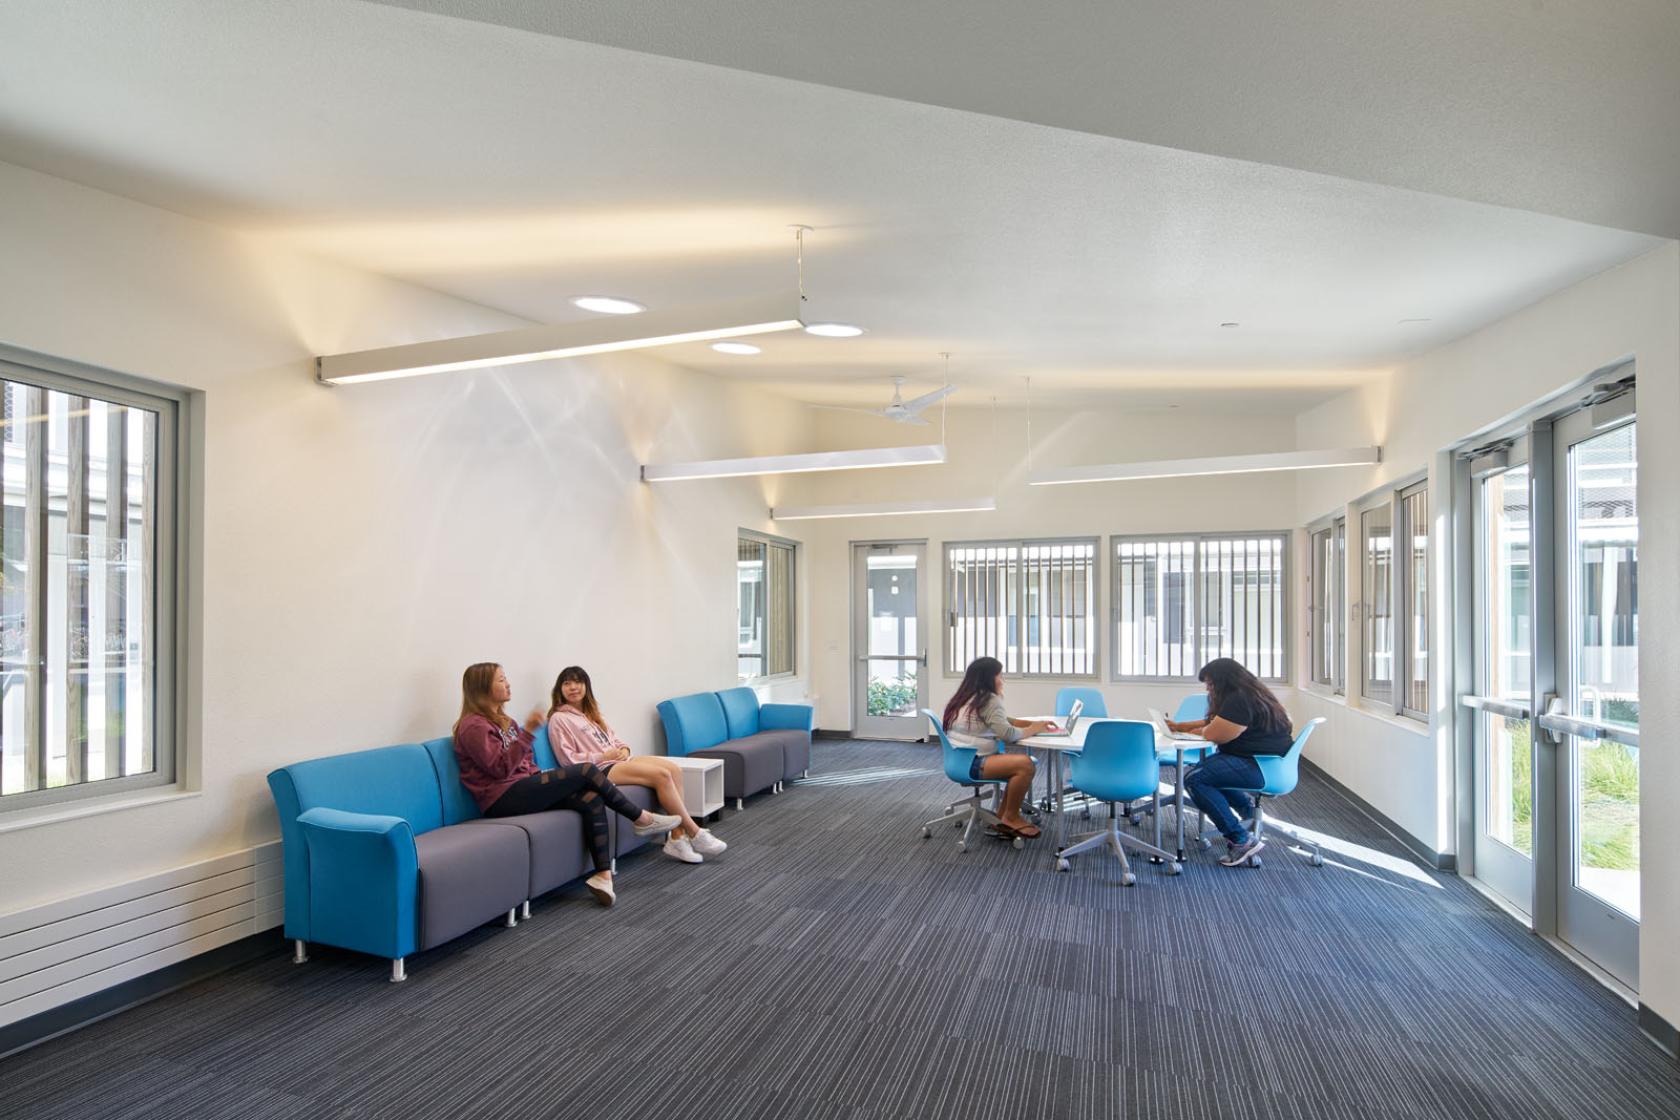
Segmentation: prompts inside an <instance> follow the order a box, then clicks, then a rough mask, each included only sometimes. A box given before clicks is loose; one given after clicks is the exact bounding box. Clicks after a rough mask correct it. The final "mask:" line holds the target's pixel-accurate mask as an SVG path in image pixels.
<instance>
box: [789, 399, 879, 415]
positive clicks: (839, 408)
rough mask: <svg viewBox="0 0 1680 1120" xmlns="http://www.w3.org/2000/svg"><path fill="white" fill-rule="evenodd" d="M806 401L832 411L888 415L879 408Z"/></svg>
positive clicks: (813, 406) (812, 405)
mask: <svg viewBox="0 0 1680 1120" xmlns="http://www.w3.org/2000/svg"><path fill="white" fill-rule="evenodd" d="M805 403H806V404H808V405H810V406H811V407H812V408H826V409H828V410H829V411H830V412H861V413H863V414H864V415H865V416H885V415H886V413H884V412H882V411H881V410H880V409H878V408H854V407H852V406H851V405H849V404H817V403H816V402H814V401H806V402H805Z"/></svg>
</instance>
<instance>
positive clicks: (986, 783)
mask: <svg viewBox="0 0 1680 1120" xmlns="http://www.w3.org/2000/svg"><path fill="white" fill-rule="evenodd" d="M922 714H923V715H924V716H926V717H927V718H928V722H929V723H932V724H933V733H934V734H935V735H937V736H939V750H940V752H941V754H942V755H943V756H944V762H945V776H946V777H947V778H950V779H951V780H952V781H953V782H956V783H957V784H958V785H959V786H963V787H965V788H967V789H969V790H972V791H973V792H972V794H971V795H970V796H968V797H965V798H963V799H962V800H961V801H958V802H955V803H954V804H952V805H950V806H948V807H947V808H946V811H945V815H944V816H943V817H936V818H935V819H933V820H931V821H928V822H927V823H926V824H924V825H922V839H923V840H926V839H927V838H928V837H930V836H932V835H933V826H934V825H936V824H946V823H951V824H955V825H956V826H957V827H959V828H961V829H962V836H961V837H959V838H958V839H957V851H959V852H966V851H967V850H968V834H969V833H970V832H972V831H974V825H975V822H976V821H978V822H981V823H983V824H987V825H993V824H998V823H1000V822H999V820H998V815H997V814H996V813H994V812H992V811H991V810H990V809H988V808H986V799H987V798H988V797H990V798H991V799H992V803H993V804H994V805H998V804H1002V802H1003V787H1004V786H1005V785H1006V784H1007V782H1006V781H1005V780H1004V779H1001V778H981V779H978V780H976V779H974V778H971V777H969V770H970V768H971V767H972V766H973V765H974V749H973V748H972V747H954V746H952V745H951V739H950V736H948V735H946V734H945V724H944V723H942V722H941V721H940V719H939V716H938V715H937V714H936V713H935V712H933V711H932V710H931V709H929V708H923V709H922ZM1010 845H1011V847H1013V848H1015V849H1016V850H1017V851H1019V850H1020V849H1021V848H1023V847H1025V845H1024V844H1023V843H1022V842H1021V838H1020V837H1019V836H1016V837H1012V838H1011V841H1010Z"/></svg>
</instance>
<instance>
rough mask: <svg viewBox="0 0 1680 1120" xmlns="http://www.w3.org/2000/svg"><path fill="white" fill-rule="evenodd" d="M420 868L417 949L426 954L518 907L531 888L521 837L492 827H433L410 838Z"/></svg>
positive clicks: (526, 850) (526, 851) (528, 861)
mask: <svg viewBox="0 0 1680 1120" xmlns="http://www.w3.org/2000/svg"><path fill="white" fill-rule="evenodd" d="M414 848H415V854H416V855H417V856H418V858H419V863H420V948H422V949H430V948H431V947H432V946H434V945H441V944H443V943H444V942H445V941H448V940H450V939H451V938H455V937H459V936H461V934H463V933H466V932H467V931H468V930H470V929H473V928H475V927H477V926H481V925H483V924H484V923H485V922H488V921H490V920H491V919H492V918H495V917H497V916H499V915H502V914H505V913H507V912H508V911H509V910H512V909H514V908H515V907H517V906H518V905H519V904H520V903H521V902H523V901H525V899H526V898H527V897H528V896H529V891H530V887H531V855H530V845H529V843H527V841H526V839H525V833H524V831H523V830H521V829H518V828H509V827H506V826H504V825H501V824H498V823H496V822H493V821H492V822H485V823H484V824H476V823H475V824H456V825H450V826H448V827H446V828H434V829H432V830H431V831H430V832H422V833H421V834H420V835H418V836H416V837H415V838H414Z"/></svg>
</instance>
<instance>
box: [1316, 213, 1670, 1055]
mask: <svg viewBox="0 0 1680 1120" xmlns="http://www.w3.org/2000/svg"><path fill="white" fill-rule="evenodd" d="M1625 357H1632V358H1633V359H1634V360H1635V363H1636V370H1637V374H1638V378H1639V421H1640V429H1641V432H1642V434H1644V435H1645V437H1646V438H1643V439H1641V440H1640V441H1639V513H1640V526H1639V532H1640V541H1639V550H1640V557H1639V559H1640V568H1641V570H1642V571H1643V572H1646V573H1649V578H1647V579H1645V580H1643V581H1642V583H1641V586H1640V589H1639V593H1640V611H1641V618H1640V627H1639V634H1640V643H1639V657H1640V674H1639V689H1640V700H1641V708H1642V709H1643V710H1644V711H1646V712H1649V713H1653V714H1656V719H1655V721H1654V722H1653V721H1646V722H1645V724H1644V725H1643V726H1642V727H1641V732H1642V736H1643V741H1644V742H1645V744H1646V746H1645V749H1643V750H1642V751H1641V752H1640V766H1641V772H1640V783H1641V789H1642V809H1641V822H1640V824H1641V827H1640V835H1641V838H1642V839H1641V852H1640V863H1641V875H1642V882H1643V902H1642V908H1643V915H1642V921H1641V928H1640V961H1639V968H1640V983H1639V988H1640V998H1641V1000H1642V1001H1643V1002H1644V1003H1646V1004H1647V1005H1648V1006H1650V1007H1651V1008H1653V1009H1654V1010H1656V1011H1657V1012H1658V1013H1659V1014H1661V1015H1662V1016H1663V1017H1664V1018H1666V1019H1667V1020H1668V1021H1669V1022H1670V1023H1675V1022H1680V963H1677V962H1676V960H1675V956H1674V952H1673V947H1674V946H1675V945H1676V944H1680V892H1676V891H1675V890H1674V889H1673V888H1674V884H1675V883H1676V882H1680V851H1677V850H1676V849H1675V847H1674V845H1673V843H1672V842H1671V839H1672V826H1671V823H1670V822H1669V820H1668V816H1669V815H1670V814H1669V812H1668V810H1669V809H1670V807H1671V806H1672V805H1673V803H1674V802H1675V800H1676V798H1680V753H1677V752H1676V751H1675V750H1674V749H1673V744H1672V743H1670V742H1668V741H1667V738H1666V737H1665V736H1666V733H1665V730H1664V729H1665V726H1666V721H1665V720H1664V719H1663V716H1662V714H1661V713H1667V712H1670V711H1673V710H1674V709H1675V707H1676V704H1677V703H1680V681H1677V680H1676V679H1675V676H1674V673H1673V671H1672V667H1673V665H1674V664H1675V663H1676V659H1677V658H1680V585H1677V584H1676V582H1675V580H1674V579H1673V578H1672V573H1673V572H1674V571H1675V570H1676V566H1677V563H1680V506H1677V504H1676V503H1675V500H1674V496H1673V495H1674V493H1675V491H1676V488H1677V487H1680V441H1676V440H1675V439H1674V438H1673V434H1674V433H1675V432H1676V431H1680V246H1677V245H1676V244H1675V243H1672V242H1671V243H1669V244H1667V245H1665V246H1663V247H1661V248H1659V249H1657V250H1655V251H1654V252H1652V253H1650V254H1648V255H1646V256H1644V257H1642V258H1640V259H1638V260H1635V261H1632V262H1630V263H1628V264H1625V265H1622V266H1620V267H1618V268H1615V269H1612V270H1611V271H1609V272H1606V273H1603V274H1602V275H1599V276H1596V277H1594V278H1592V279H1591V280H1587V281H1585V282H1583V283H1581V284H1578V285H1576V286H1575V287H1572V288H1570V289H1568V290H1566V291H1563V292H1560V293H1558V294H1557V295H1554V296H1552V297H1550V298H1548V299H1546V300H1543V301H1541V302H1540V303H1537V304H1535V305H1534V306H1532V307H1529V308H1527V309H1525V310H1523V311H1521V312H1519V313H1518V314H1516V315H1512V316H1510V317H1509V318H1507V319H1504V320H1502V321H1500V322H1498V323H1496V324H1494V325H1492V326H1489V327H1487V328H1485V329H1483V330H1480V331H1477V332H1476V333H1474V334H1472V335H1469V336H1467V337H1465V338H1463V339H1460V340H1458V341H1457V342H1454V343H1452V344H1450V345H1448V346H1444V347H1441V348H1440V349H1437V350H1435V351H1433V352H1431V353H1428V354H1425V355H1423V356H1421V357H1419V358H1417V359H1416V360H1414V361H1411V362H1409V363H1406V364H1405V365H1404V366H1403V367H1402V368H1400V369H1399V370H1397V371H1396V372H1395V373H1394V374H1393V375H1392V376H1391V377H1388V378H1386V379H1384V380H1382V381H1380V382H1377V383H1374V384H1372V385H1370V386H1368V387H1366V388H1363V389H1361V390H1357V391H1354V392H1351V393H1348V394H1345V395H1343V396H1342V397H1340V398H1338V399H1336V400H1334V401H1331V402H1329V403H1327V404H1325V405H1323V406H1321V407H1319V408H1317V409H1314V410H1313V411H1311V412H1308V413H1306V414H1305V415H1303V416H1302V417H1301V418H1300V422H1299V426H1298V429H1299V440H1300V445H1301V446H1303V447H1309V446H1317V445H1328V444H1331V443H1335V444H1349V445H1352V444H1363V443H1380V444H1381V445H1382V447H1383V462H1382V463H1381V464H1380V465H1379V466H1375V467H1371V468H1368V469H1360V470H1357V471H1334V472H1332V471H1325V472H1311V473H1304V474H1302V475H1301V476H1300V478H1299V480H1298V482H1297V491H1298V495H1299V505H1298V520H1299V521H1300V522H1301V523H1303V524H1304V523H1306V522H1308V521H1311V520H1313V519H1315V518H1318V517H1320V516H1323V515H1325V514H1328V513H1332V512H1340V511H1342V510H1344V509H1348V508H1349V507H1347V506H1346V504H1345V503H1348V502H1351V501H1353V500H1354V499H1356V498H1358V497H1360V496H1361V495H1364V494H1366V493H1368V492H1369V491H1371V490H1372V489H1374V488H1376V487H1378V486H1380V485H1384V484H1387V483H1390V482H1393V481H1395V480H1397V479H1401V478H1404V477H1405V476H1407V475H1409V474H1412V473H1414V472H1416V471H1419V470H1423V469H1425V468H1427V469H1429V470H1430V472H1431V482H1430V506H1431V513H1432V518H1433V519H1434V526H1435V530H1436V531H1435V533H1434V536H1433V540H1434V542H1435V550H1434V552H1435V555H1434V561H1435V564H1436V568H1437V572H1436V578H1434V579H1433V580H1432V586H1433V587H1435V588H1437V589H1439V588H1442V586H1443V581H1442V580H1441V579H1440V578H1439V574H1440V573H1439V566H1440V564H1441V563H1442V562H1443V561H1444V559H1445V539H1446V533H1445V532H1444V522H1443V518H1444V517H1445V516H1446V513H1447V510H1448V508H1449V504H1450V502H1449V495H1448V493H1447V487H1446V485H1445V483H1446V479H1445V477H1444V473H1445V472H1444V468H1445V465H1446V463H1445V459H1444V458H1443V457H1442V456H1441V454H1440V453H1441V452H1443V451H1444V450H1445V449H1447V448H1449V447H1451V446H1453V445H1455V444H1457V443H1458V442H1459V441H1461V440H1463V439H1465V438H1466V437H1468V436H1470V435H1472V434H1474V433H1476V432H1478V431H1480V430H1482V429H1485V428H1487V427H1490V426H1491V425H1493V424H1495V423H1497V422H1499V421H1501V420H1504V419H1507V418H1509V417H1512V416H1514V415H1516V414H1519V413H1521V412H1523V411H1525V410H1526V409H1527V408H1528V407H1529V406H1530V405H1532V404H1534V403H1536V402H1537V401H1539V400H1541V399H1542V398H1544V397H1546V396H1548V395H1550V394H1552V393H1554V392H1557V391H1559V390H1561V389H1563V388H1565V387H1566V386H1569V385H1570V384H1572V383H1574V382H1577V381H1579V380H1580V379H1581V378H1583V377H1585V376H1586V375H1588V374H1590V373H1591V372H1593V371H1594V370H1596V369H1600V368H1602V367H1604V366H1607V365H1610V364H1612V363H1614V362H1616V361H1617V360H1619V359H1622V358H1625ZM1348 528H1349V553H1350V556H1352V554H1353V553H1354V552H1355V551H1356V548H1355V545H1354V541H1355V539H1356V536H1355V535H1356V533H1357V521H1356V520H1354V519H1351V518H1350V520H1349V522H1348ZM1354 578H1355V582H1352V583H1350V585H1349V588H1350V594H1349V597H1350V599H1353V598H1356V597H1357V587H1358V584H1357V577H1356V576H1355V577H1354ZM1435 599H1436V600H1437V602H1436V603H1435V604H1434V608H1433V609H1434V612H1435V613H1434V619H1435V625H1434V626H1433V634H1432V637H1431V649H1430V657H1431V661H1432V665H1433V666H1434V667H1435V669H1436V671H1435V672H1434V673H1433V674H1432V675H1433V678H1434V679H1433V682H1432V688H1433V691H1434V700H1433V704H1432V707H1433V709H1434V711H1433V719H1432V725H1431V727H1430V728H1428V729H1425V728H1423V727H1421V726H1419V727H1417V728H1415V729H1413V728H1410V727H1405V726H1402V725H1401V724H1399V723H1397V722H1396V721H1393V720H1391V719H1386V718H1383V717H1380V716H1377V715H1373V714H1372V713H1369V712H1366V711H1362V710H1360V707H1359V705H1358V704H1357V703H1352V704H1345V703H1342V702H1341V701H1338V700H1332V699H1326V698H1321V697H1318V696H1312V695H1303V696H1301V697H1300V698H1298V700H1297V706H1298V707H1299V708H1300V709H1301V710H1302V712H1303V713H1304V714H1305V713H1312V714H1320V713H1322V714H1327V715H1329V716H1330V717H1331V722H1330V724H1329V725H1328V726H1327V727H1326V728H1324V729H1323V732H1322V733H1321V734H1320V735H1318V736H1315V737H1314V739H1313V740H1312V742H1311V744H1310V746H1309V748H1308V751H1307V753H1308V754H1309V756H1311V757H1312V758H1313V760H1314V761H1316V762H1318V763H1319V764H1321V765H1323V766H1324V767H1325V769H1327V770H1328V771H1329V772H1330V773H1332V774H1333V775H1335V776H1336V777H1337V778H1338V779H1339V780H1340V781H1342V782H1344V783H1345V784H1346V785H1348V786H1349V787H1350V788H1352V789H1353V790H1354V791H1355V792H1357V793H1358V794H1359V795H1360V796H1362V797H1364V798H1365V799H1367V800H1368V801H1370V802H1371V803H1372V804H1373V805H1375V806H1376V807H1377V808H1378V809H1379V810H1381V811H1382V812H1384V813H1386V814H1388V815H1389V816H1391V817H1393V818H1394V819H1395V820H1396V821H1397V822H1398V823H1400V824H1401V825H1403V826H1404V827H1406V828H1407V829H1408V830H1410V831H1412V832H1413V833H1414V835H1416V836H1418V837H1419V838H1421V839H1424V840H1425V841H1426V842H1429V843H1431V846H1432V847H1435V848H1437V850H1441V851H1450V850H1452V847H1453V842H1454V837H1453V825H1452V806H1453V801H1454V790H1453V770H1452V719H1453V716H1454V712H1453V706H1452V704H1451V695H1450V679H1449V666H1450V664H1451V661H1450V657H1451V652H1452V651H1451V645H1450V641H1447V640H1445V639H1448V638H1449V637H1450V634H1449V632H1448V627H1447V625H1446V620H1447V619H1448V618H1450V614H1448V613H1447V611H1448V607H1449V606H1450V604H1448V603H1446V602H1444V599H1445V596H1443V595H1437V596H1435ZM1354 633H1355V628H1354V625H1353V621H1352V620H1351V619H1350V621H1349V635H1350V639H1351V638H1352V637H1353V636H1354ZM1350 645H1355V648H1354V650H1353V651H1352V652H1353V654H1354V662H1353V664H1351V665H1350V667H1349V674H1348V675H1349V682H1350V683H1349V690H1350V692H1352V693H1357V689H1358V684H1357V668H1358V663H1357V646H1356V644H1355V643H1353V642H1351V641H1350ZM1429 806H1433V807H1434V812H1433V815H1432V814H1431V813H1430V812H1429V811H1428V808H1427V807H1429ZM1431 837H1433V841H1431Z"/></svg>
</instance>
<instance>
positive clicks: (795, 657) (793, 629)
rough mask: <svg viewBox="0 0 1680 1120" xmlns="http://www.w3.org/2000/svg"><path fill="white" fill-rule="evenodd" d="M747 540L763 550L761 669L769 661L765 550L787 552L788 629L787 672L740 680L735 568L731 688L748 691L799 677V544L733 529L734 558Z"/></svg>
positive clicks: (738, 585)
mask: <svg viewBox="0 0 1680 1120" xmlns="http://www.w3.org/2000/svg"><path fill="white" fill-rule="evenodd" d="M749 540H750V541H753V542H754V543H757V544H762V545H764V546H766V547H765V553H764V568H765V595H764V642H765V646H766V648H765V650H764V651H763V652H762V653H760V654H759V661H760V664H761V665H763V666H765V667H768V665H769V660H770V652H769V648H768V647H769V644H770V594H769V569H770V552H769V550H770V549H771V548H785V549H787V550H788V554H789V556H788V624H787V625H788V632H787V641H788V666H789V668H788V670H787V671H786V672H783V673H760V674H758V675H757V676H753V677H743V676H741V670H740V664H741V663H740V657H741V644H740V625H739V624H740V595H741V578H740V574H739V569H738V568H737V574H736V577H735V604H736V615H735V617H736V640H735V657H736V662H735V665H736V668H735V682H736V684H735V687H737V688H741V687H749V688H750V687H752V686H753V685H757V684H762V683H764V682H765V681H785V680H788V679H790V678H793V677H797V676H798V675H799V553H800V547H801V542H800V541H796V540H793V539H792V538H790V537H778V536H776V535H775V534H773V533H765V532H761V531H759V530H757V529H737V530H736V531H735V549H736V556H737V558H739V556H740V547H741V542H742V541H749Z"/></svg>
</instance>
